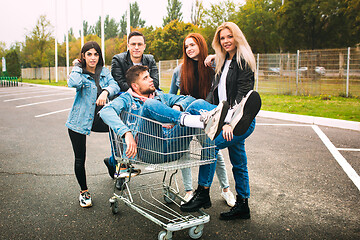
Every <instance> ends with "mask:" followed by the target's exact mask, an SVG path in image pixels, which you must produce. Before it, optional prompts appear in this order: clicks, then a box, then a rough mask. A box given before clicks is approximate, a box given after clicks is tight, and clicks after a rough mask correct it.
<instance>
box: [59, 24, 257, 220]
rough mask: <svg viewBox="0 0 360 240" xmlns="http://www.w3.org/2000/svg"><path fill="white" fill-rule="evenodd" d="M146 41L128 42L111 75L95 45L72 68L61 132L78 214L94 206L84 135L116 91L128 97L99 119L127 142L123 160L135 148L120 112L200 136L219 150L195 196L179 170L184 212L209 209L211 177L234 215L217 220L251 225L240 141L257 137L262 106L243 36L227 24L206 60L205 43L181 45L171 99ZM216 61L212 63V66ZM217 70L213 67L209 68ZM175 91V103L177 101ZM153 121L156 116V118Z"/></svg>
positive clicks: (190, 40) (109, 162)
mask: <svg viewBox="0 0 360 240" xmlns="http://www.w3.org/2000/svg"><path fill="white" fill-rule="evenodd" d="M145 47H146V45H145V38H144V36H143V35H142V34H141V33H139V32H133V33H131V34H130V35H129V36H128V49H129V50H128V51H127V52H125V53H120V54H117V55H115V56H114V57H113V60H112V69H111V73H110V71H109V70H107V69H106V68H105V67H104V66H103V65H104V62H103V59H102V57H101V56H102V55H101V49H100V47H99V46H98V44H97V43H95V42H88V43H86V44H85V45H84V46H83V48H82V50H81V57H80V59H79V61H78V63H77V64H76V66H74V68H73V70H72V72H71V74H70V77H69V84H68V85H69V87H76V89H77V93H76V96H75V101H74V105H73V108H72V110H71V111H70V114H69V118H68V121H67V123H66V126H67V127H68V128H69V136H70V139H71V142H72V145H73V149H74V154H75V174H76V177H77V180H78V182H79V185H80V188H81V191H80V196H79V201H80V205H81V206H82V207H89V206H91V204H92V202H91V196H90V193H89V191H88V188H87V185H86V175H85V167H84V164H85V153H86V135H89V134H90V131H91V130H92V128H93V127H94V126H93V125H94V121H93V119H94V117H96V116H95V114H96V113H95V112H96V109H95V106H96V105H105V103H106V99H107V98H112V97H114V96H116V95H117V93H118V92H119V91H122V92H125V93H122V94H121V95H120V96H118V97H116V98H115V99H113V100H112V101H111V102H110V103H109V104H106V105H105V106H104V107H103V108H102V110H101V111H100V113H99V114H100V117H101V118H102V120H103V121H104V122H105V123H106V124H107V125H108V126H109V127H110V128H111V129H113V130H114V131H115V133H116V134H117V135H119V136H122V137H123V138H124V139H125V142H126V145H127V149H126V152H125V154H126V155H127V156H128V157H134V156H136V154H137V147H136V146H137V144H136V141H135V139H134V136H132V133H131V130H130V129H129V127H128V126H126V124H124V122H122V121H121V119H120V118H119V117H118V116H119V114H120V113H121V112H122V111H127V112H132V113H136V114H140V113H141V114H142V115H143V116H145V117H148V118H152V119H154V120H157V121H159V122H166V123H169V122H172V123H174V124H177V125H178V126H180V127H191V128H201V129H204V131H205V133H206V134H207V135H208V136H209V138H210V139H211V140H213V141H214V143H215V145H216V151H217V152H218V156H217V161H215V162H214V163H212V164H206V165H202V166H200V167H199V175H198V187H197V189H196V190H195V191H194V192H193V188H192V178H191V170H190V169H183V170H182V175H183V181H184V187H185V191H186V195H185V200H186V201H185V202H184V203H183V204H182V205H181V208H180V209H181V210H182V211H185V212H193V211H198V210H199V209H200V208H208V207H210V206H211V200H210V187H211V184H212V181H213V177H214V174H215V169H216V172H217V175H218V178H219V182H220V185H221V188H222V191H221V195H222V196H223V198H224V199H225V200H226V201H227V203H228V205H230V206H231V209H230V210H229V211H227V212H224V213H221V214H220V219H222V220H230V219H236V218H243V219H247V218H250V209H249V206H248V199H249V197H250V187H249V176H248V169H247V157H246V152H245V139H246V138H247V137H248V136H249V135H250V134H251V133H252V132H253V131H254V128H255V116H256V114H257V113H258V111H259V110H260V107H261V99H260V96H259V94H258V93H257V92H255V91H253V88H254V72H255V68H256V67H255V65H256V63H255V58H254V55H253V53H252V51H251V48H250V46H249V44H248V43H247V41H246V39H245V36H244V35H243V33H242V32H241V30H240V28H239V27H238V26H237V25H236V24H234V23H232V22H225V23H223V24H222V25H221V26H219V27H218V29H217V31H216V33H215V36H214V39H213V42H212V47H213V48H214V50H215V54H214V55H211V56H207V55H208V49H207V45H206V41H205V39H204V38H203V37H202V36H201V35H200V34H198V33H191V34H189V35H188V36H187V37H186V38H185V39H184V42H183V63H182V64H181V65H179V66H178V67H177V68H176V69H175V71H174V74H173V79H172V83H171V88H170V93H169V94H166V93H164V92H162V91H161V90H160V89H159V79H158V71H157V68H156V63H155V60H154V58H153V56H152V55H148V54H143V52H144V50H145ZM213 60H214V61H213ZM213 62H215V63H213ZM179 90H180V95H176V94H177V93H178V91H179ZM155 113H156V114H155ZM224 148H227V149H228V152H229V158H230V161H231V163H232V166H233V168H232V171H233V176H234V180H235V189H236V193H237V195H236V200H235V198H234V196H233V195H232V193H231V191H230V190H229V183H228V177H227V173H226V169H225V163H224V157H223V156H222V155H221V154H220V152H219V150H220V149H224ZM104 162H105V164H106V166H107V167H108V171H109V174H110V176H111V177H113V176H114V172H115V164H116V163H115V159H114V157H113V156H111V157H109V158H106V159H105V160H104Z"/></svg>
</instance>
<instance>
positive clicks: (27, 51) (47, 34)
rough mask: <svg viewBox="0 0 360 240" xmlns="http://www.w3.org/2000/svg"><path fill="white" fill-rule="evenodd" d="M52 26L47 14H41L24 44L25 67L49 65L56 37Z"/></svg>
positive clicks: (23, 58) (23, 57)
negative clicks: (53, 35)
mask: <svg viewBox="0 0 360 240" xmlns="http://www.w3.org/2000/svg"><path fill="white" fill-rule="evenodd" d="M51 35H52V26H51V24H50V21H49V20H47V19H46V16H45V15H41V16H40V17H39V19H38V21H37V24H36V26H35V27H34V29H33V30H32V31H31V32H30V34H29V35H28V36H26V39H25V43H24V45H23V51H22V53H23V54H22V60H23V62H24V66H25V67H41V66H48V65H49V61H52V60H53V56H54V55H53V54H54V53H53V48H54V47H53V46H54V38H53V37H52V36H51Z"/></svg>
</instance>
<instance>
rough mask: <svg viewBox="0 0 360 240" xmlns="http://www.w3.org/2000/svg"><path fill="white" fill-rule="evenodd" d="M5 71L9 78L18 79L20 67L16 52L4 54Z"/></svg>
mask: <svg viewBox="0 0 360 240" xmlns="http://www.w3.org/2000/svg"><path fill="white" fill-rule="evenodd" d="M5 58H6V71H7V73H8V75H9V76H10V77H20V76H21V67H20V60H19V55H18V53H17V52H16V50H10V51H8V52H7V53H6V56H5Z"/></svg>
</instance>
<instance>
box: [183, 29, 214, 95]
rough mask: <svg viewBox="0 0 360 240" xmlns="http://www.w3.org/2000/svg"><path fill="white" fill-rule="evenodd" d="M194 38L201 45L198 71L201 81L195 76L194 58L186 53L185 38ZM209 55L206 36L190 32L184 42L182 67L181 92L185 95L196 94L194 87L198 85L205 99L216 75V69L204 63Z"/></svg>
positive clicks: (200, 93)
mask: <svg viewBox="0 0 360 240" xmlns="http://www.w3.org/2000/svg"><path fill="white" fill-rule="evenodd" d="M188 38H192V39H193V40H194V42H195V43H196V45H198V47H199V51H200V52H199V55H198V73H199V81H197V80H196V79H195V76H194V65H193V60H192V59H191V58H189V57H188V56H187V54H186V49H185V40H186V39H188ZM207 55H208V47H207V45H206V41H205V39H204V37H203V36H202V35H201V34H199V33H190V34H189V35H187V36H186V37H185V39H184V42H183V59H184V62H183V65H182V67H181V78H180V94H183V95H192V96H193V95H194V89H195V86H196V85H197V89H198V90H199V95H200V98H203V99H205V98H206V96H207V95H208V93H209V91H210V87H211V82H212V79H213V76H214V70H213V69H212V68H211V67H206V66H205V65H204V60H205V58H206V57H207Z"/></svg>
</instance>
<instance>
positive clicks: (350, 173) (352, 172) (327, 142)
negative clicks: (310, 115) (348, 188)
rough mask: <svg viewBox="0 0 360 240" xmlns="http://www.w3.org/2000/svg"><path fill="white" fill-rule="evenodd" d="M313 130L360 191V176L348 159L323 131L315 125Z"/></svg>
mask: <svg viewBox="0 0 360 240" xmlns="http://www.w3.org/2000/svg"><path fill="white" fill-rule="evenodd" d="M312 128H313V129H314V131H315V132H316V133H317V135H318V136H319V137H320V139H321V140H322V141H323V143H324V144H325V146H326V147H327V148H328V149H329V151H330V153H331V154H332V155H333V156H334V158H335V160H336V161H337V162H338V163H339V165H340V166H341V167H342V169H343V170H344V171H345V173H346V174H347V175H348V177H349V178H350V179H351V181H353V183H354V184H355V186H356V187H357V188H358V189H359V190H360V176H359V175H358V174H357V173H356V172H355V170H354V169H353V168H352V167H351V165H350V164H349V163H348V162H347V161H346V159H345V158H344V157H343V156H342V155H341V154H340V152H339V151H338V150H337V149H336V147H335V146H334V144H332V142H331V141H330V140H329V138H328V137H327V136H326V135H325V134H324V133H323V131H321V129H320V128H319V127H318V126H316V125H313V126H312Z"/></svg>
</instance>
